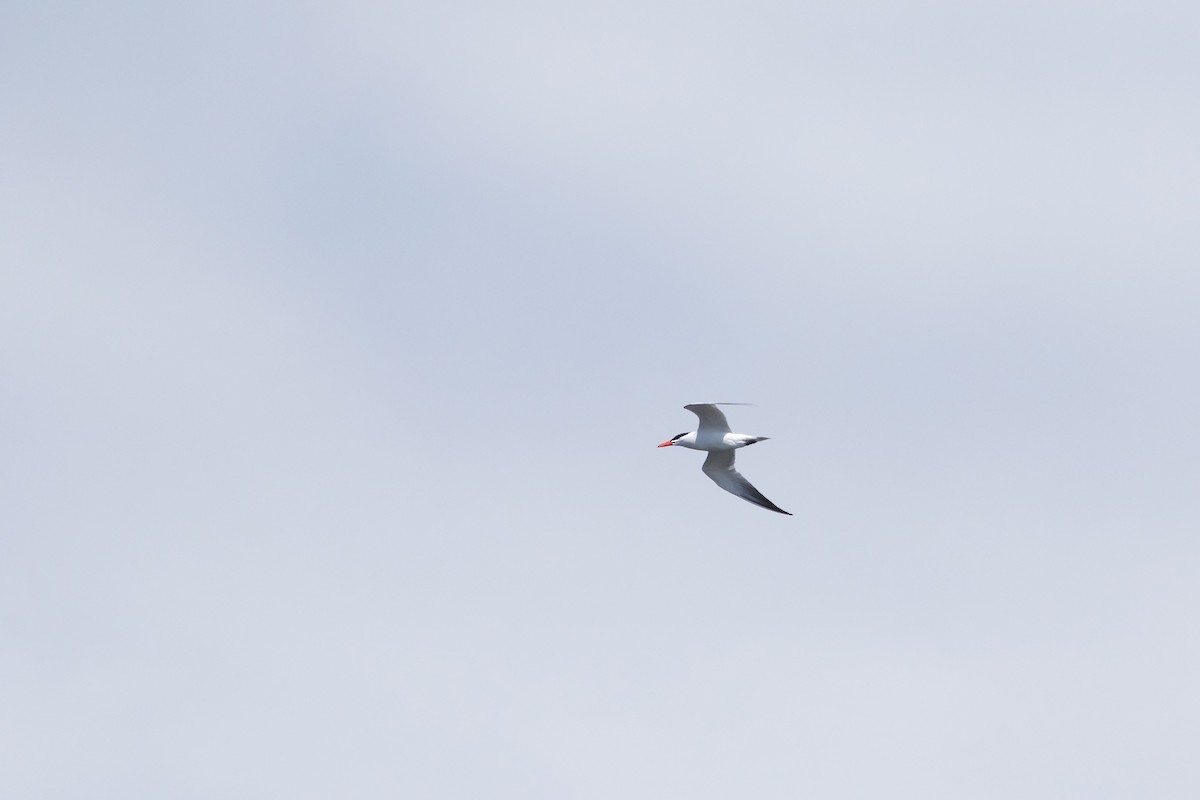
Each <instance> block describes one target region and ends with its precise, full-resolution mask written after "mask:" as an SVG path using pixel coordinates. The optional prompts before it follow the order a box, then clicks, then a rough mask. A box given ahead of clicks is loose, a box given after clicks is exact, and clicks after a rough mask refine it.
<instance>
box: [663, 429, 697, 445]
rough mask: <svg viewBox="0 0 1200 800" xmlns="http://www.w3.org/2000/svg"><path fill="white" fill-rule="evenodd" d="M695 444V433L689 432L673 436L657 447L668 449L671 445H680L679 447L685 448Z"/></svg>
mask: <svg viewBox="0 0 1200 800" xmlns="http://www.w3.org/2000/svg"><path fill="white" fill-rule="evenodd" d="M695 442H696V432H695V431H690V432H688V433H677V434H675V435H674V436H672V437H671V438H670V439H667V440H666V441H665V442H663V443H662V444H660V445H659V447H670V446H671V445H673V444H681V445H684V446H687V445H689V444H695Z"/></svg>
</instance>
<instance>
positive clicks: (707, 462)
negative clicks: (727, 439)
mask: <svg viewBox="0 0 1200 800" xmlns="http://www.w3.org/2000/svg"><path fill="white" fill-rule="evenodd" d="M697 413H699V412H697ZM717 413H718V414H720V413H721V412H720V411H718V412H717ZM701 419H703V417H701ZM734 452H735V451H734V450H713V451H712V452H710V453H709V454H708V458H706V459H704V466H703V467H702V469H703V470H704V474H705V475H707V476H708V477H710V478H712V479H713V482H714V483H715V484H717V486H720V487H721V488H722V489H724V490H725V491H727V492H730V493H731V494H736V495H737V496H738V497H740V498H742V499H743V500H746V501H748V502H751V503H754V505H756V506H762V507H763V508H766V509H770V510H771V511H778V512H779V513H780V514H787V515H788V516H789V517H790V516H792V514H791V512H789V511H784V510H783V509H782V508H780V507H779V506H777V505H775V504H774V503H772V502H771V501H770V500H768V499H767V498H766V497H765V496H764V495H763V493H762V492H760V491H759V490H758V489H755V488H754V487H753V486H751V485H750V481H748V480H746V479H745V478H743V477H742V473H740V472H738V471H737V470H736V469H734V468H733V454H734Z"/></svg>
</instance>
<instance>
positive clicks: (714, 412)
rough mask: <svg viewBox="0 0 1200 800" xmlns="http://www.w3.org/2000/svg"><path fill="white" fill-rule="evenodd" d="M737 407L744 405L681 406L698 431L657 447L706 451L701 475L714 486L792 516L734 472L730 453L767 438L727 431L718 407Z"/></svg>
mask: <svg viewBox="0 0 1200 800" xmlns="http://www.w3.org/2000/svg"><path fill="white" fill-rule="evenodd" d="M719 405H720V406H740V405H746V404H745V403H693V404H692V405H690V406H684V408H686V409H687V410H688V411H691V412H692V413H693V414H695V415H696V416H697V417H699V418H700V429H699V430H695V431H689V432H687V433H681V434H679V435H678V436H672V437H671V438H670V439H668V440H667V441H665V442H663V443H662V444H660V445H659V447H671V446H673V445H678V446H679V447H686V448H688V449H690V450H705V451H707V452H708V458H706V459H704V466H703V467H702V469H703V470H704V474H705V475H707V476H708V477H710V478H712V479H713V482H714V483H716V484H717V486H720V487H721V488H722V489H724V490H725V491H727V492H731V493H733V494H736V495H737V496H738V497H740V498H742V499H743V500H746V501H747V502H750V503H754V505H756V506H762V507H763V508H766V509H770V510H771V511H778V512H779V513H780V514H787V515H788V516H789V517H790V516H792V515H791V513H790V512H788V511H784V510H783V509H782V508H780V507H779V506H777V505H775V504H774V503H772V502H771V501H770V500H768V499H767V498H766V497H764V496H763V493H762V492H760V491H759V490H758V489H755V488H754V487H753V486H751V485H750V481H748V480H746V479H745V478H743V477H742V473H740V472H738V471H737V470H736V469H734V468H733V451H734V450H737V449H738V448H739V447H746V446H747V445H752V444H754V443H755V442H763V441H766V440H767V438H768V437H766V436H748V435H746V434H744V433H731V432H730V430H729V422H728V420H726V419H725V414H724V412H722V411H721V409H719V408H717V406H719Z"/></svg>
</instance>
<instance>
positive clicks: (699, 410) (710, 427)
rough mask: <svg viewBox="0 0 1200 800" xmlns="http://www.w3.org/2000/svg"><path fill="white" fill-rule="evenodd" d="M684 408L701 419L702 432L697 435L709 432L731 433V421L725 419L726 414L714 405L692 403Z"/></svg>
mask: <svg viewBox="0 0 1200 800" xmlns="http://www.w3.org/2000/svg"><path fill="white" fill-rule="evenodd" d="M684 408H686V409H687V410H688V411H690V412H692V413H693V414H695V415H696V416H697V417H699V418H700V430H699V431H697V433H699V434H700V435H701V436H703V435H704V434H705V433H708V432H709V431H718V432H720V433H729V421H728V420H726V419H725V413H724V412H723V411H721V409H719V408H717V407H716V406H715V405H713V404H712V403H692V404H691V405H690V406H684Z"/></svg>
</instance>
